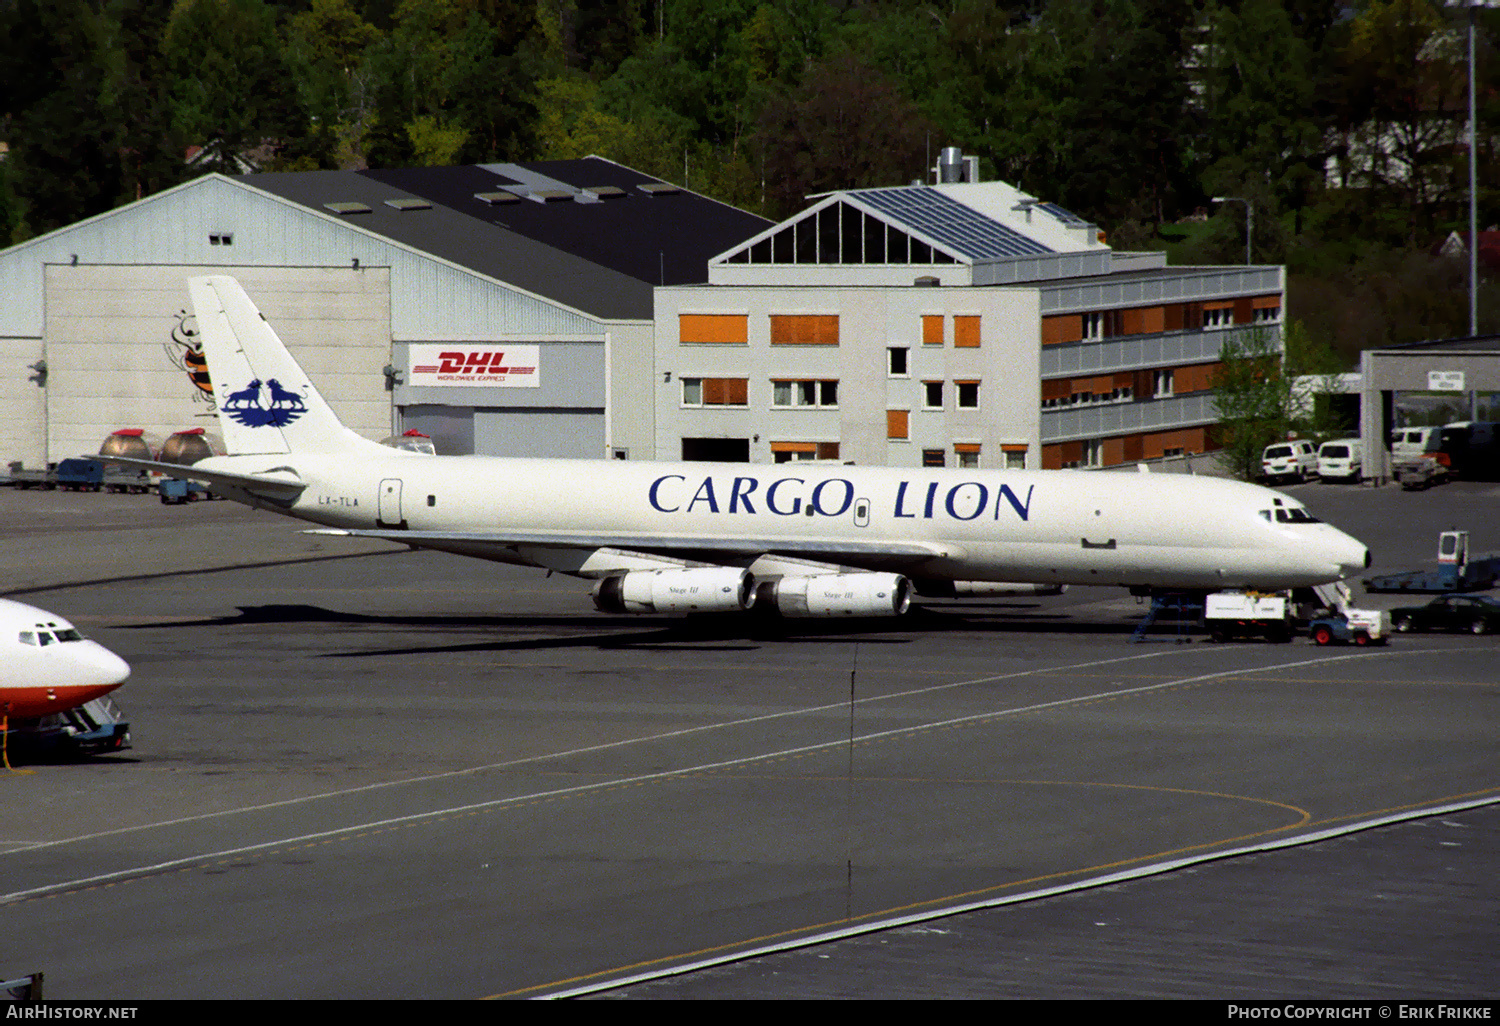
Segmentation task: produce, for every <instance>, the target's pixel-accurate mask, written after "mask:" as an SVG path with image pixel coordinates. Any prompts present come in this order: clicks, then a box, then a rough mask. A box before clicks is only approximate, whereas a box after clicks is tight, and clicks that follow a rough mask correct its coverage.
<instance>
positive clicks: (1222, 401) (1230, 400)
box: [1213, 327, 1292, 481]
mask: <svg viewBox="0 0 1500 1026" xmlns="http://www.w3.org/2000/svg"><path fill="white" fill-rule="evenodd" d="M1219 361H1220V364H1219V369H1218V371H1217V372H1216V373H1215V375H1214V380H1213V386H1214V394H1213V405H1214V411H1215V413H1217V414H1218V417H1219V423H1218V424H1217V425H1216V428H1215V430H1216V432H1217V436H1218V437H1217V441H1218V444H1219V451H1218V453H1217V456H1218V458H1219V462H1220V463H1221V464H1222V465H1223V466H1224V468H1225V469H1226V470H1228V471H1229V472H1230V473H1231V474H1233V475H1235V476H1236V477H1239V478H1242V479H1244V480H1246V481H1249V480H1253V479H1254V477H1255V475H1256V473H1257V472H1258V471H1259V470H1260V454H1261V452H1262V451H1263V450H1264V449H1265V447H1266V446H1268V445H1270V444H1271V443H1273V442H1279V441H1282V440H1283V439H1285V438H1286V432H1287V428H1288V426H1289V425H1290V422H1291V398H1292V397H1291V381H1290V380H1289V379H1288V377H1287V375H1286V373H1285V368H1284V366H1283V364H1282V353H1281V344H1280V341H1279V339H1278V338H1277V334H1276V332H1275V331H1274V329H1269V328H1260V327H1258V328H1252V329H1250V330H1248V331H1233V332H1229V333H1228V334H1227V336H1226V337H1225V339H1224V345H1223V347H1222V348H1221V349H1220V351H1219Z"/></svg>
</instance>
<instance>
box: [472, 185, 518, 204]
mask: <svg viewBox="0 0 1500 1026" xmlns="http://www.w3.org/2000/svg"><path fill="white" fill-rule="evenodd" d="M474 198H475V199H477V200H478V201H479V202H481V203H488V204H489V205H490V206H492V207H494V206H498V205H500V204H501V203H519V202H521V197H519V196H517V195H516V194H515V193H513V192H506V191H504V190H503V189H502V190H501V191H499V192H476V193H475V194H474Z"/></svg>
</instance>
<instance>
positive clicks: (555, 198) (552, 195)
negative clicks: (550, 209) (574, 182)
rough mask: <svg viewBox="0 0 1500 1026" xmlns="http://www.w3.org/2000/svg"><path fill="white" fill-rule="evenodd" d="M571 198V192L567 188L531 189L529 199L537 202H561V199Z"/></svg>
mask: <svg viewBox="0 0 1500 1026" xmlns="http://www.w3.org/2000/svg"><path fill="white" fill-rule="evenodd" d="M572 198H573V194H572V193H571V192H569V191H568V190H567V189H532V190H531V199H534V200H536V201H537V202H538V203H561V202H562V201H563V200H570V199H572Z"/></svg>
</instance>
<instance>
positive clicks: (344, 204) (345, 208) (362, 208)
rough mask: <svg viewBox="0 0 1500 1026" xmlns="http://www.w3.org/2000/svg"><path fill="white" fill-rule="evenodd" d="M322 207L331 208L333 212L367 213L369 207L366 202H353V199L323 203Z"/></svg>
mask: <svg viewBox="0 0 1500 1026" xmlns="http://www.w3.org/2000/svg"><path fill="white" fill-rule="evenodd" d="M323 209H325V210H331V211H333V212H334V213H335V214H368V213H369V212H370V207H369V205H368V204H365V203H355V202H353V201H341V202H338V203H324V204H323Z"/></svg>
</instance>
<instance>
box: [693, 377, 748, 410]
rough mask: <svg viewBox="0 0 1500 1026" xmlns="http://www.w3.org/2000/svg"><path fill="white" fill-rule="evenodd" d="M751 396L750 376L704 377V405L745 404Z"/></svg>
mask: <svg viewBox="0 0 1500 1026" xmlns="http://www.w3.org/2000/svg"><path fill="white" fill-rule="evenodd" d="M749 398H750V379H749V378H704V379H703V405H704V406H745V405H747V404H748V403H749Z"/></svg>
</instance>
